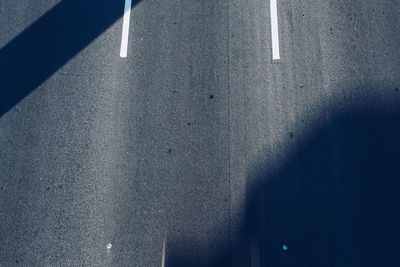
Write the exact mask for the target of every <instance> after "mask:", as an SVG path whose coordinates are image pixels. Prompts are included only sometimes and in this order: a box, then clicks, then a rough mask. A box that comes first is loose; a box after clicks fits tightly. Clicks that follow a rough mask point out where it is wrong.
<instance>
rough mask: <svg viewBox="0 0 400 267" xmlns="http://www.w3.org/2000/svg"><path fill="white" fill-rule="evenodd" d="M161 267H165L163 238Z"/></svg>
mask: <svg viewBox="0 0 400 267" xmlns="http://www.w3.org/2000/svg"><path fill="white" fill-rule="evenodd" d="M161 267H165V238H164V240H163V245H162V257H161Z"/></svg>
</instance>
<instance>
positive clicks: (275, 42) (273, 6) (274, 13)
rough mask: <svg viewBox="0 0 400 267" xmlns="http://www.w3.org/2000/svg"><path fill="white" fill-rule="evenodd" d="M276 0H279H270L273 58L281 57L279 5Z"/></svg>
mask: <svg viewBox="0 0 400 267" xmlns="http://www.w3.org/2000/svg"><path fill="white" fill-rule="evenodd" d="M276 1H277V0H270V11H271V35H272V59H280V58H281V57H280V55H279V31H278V7H277V3H276Z"/></svg>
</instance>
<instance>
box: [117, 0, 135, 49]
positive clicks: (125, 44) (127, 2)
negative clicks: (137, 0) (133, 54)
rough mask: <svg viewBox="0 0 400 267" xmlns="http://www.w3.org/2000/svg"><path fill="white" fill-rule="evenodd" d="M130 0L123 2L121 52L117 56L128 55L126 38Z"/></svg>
mask: <svg viewBox="0 0 400 267" xmlns="http://www.w3.org/2000/svg"><path fill="white" fill-rule="evenodd" d="M131 8H132V0H125V10H124V21H123V24H122V40H121V51H120V54H119V56H120V57H126V56H127V55H128V37H129V21H130V18H131Z"/></svg>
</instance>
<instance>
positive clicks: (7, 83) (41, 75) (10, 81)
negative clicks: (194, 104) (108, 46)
mask: <svg viewBox="0 0 400 267" xmlns="http://www.w3.org/2000/svg"><path fill="white" fill-rule="evenodd" d="M140 1H141V0H133V1H132V7H134V6H135V5H136V4H137V3H139V2H140ZM123 12H124V1H123V0H120V1H115V0H113V1H110V0H64V1H62V2H61V3H59V4H57V5H56V6H55V7H53V8H52V9H51V10H50V11H48V12H47V13H46V14H44V15H43V16H42V17H41V18H39V19H38V20H37V21H35V22H34V23H33V24H32V25H30V26H29V27H28V28H27V29H26V30H24V31H23V32H21V33H20V34H19V35H18V36H17V37H15V38H14V39H13V40H12V41H10V42H9V43H8V44H7V45H6V46H5V47H4V48H2V49H1V50H0V117H2V116H3V115H4V114H5V113H6V112H8V111H9V110H10V109H11V108H12V107H13V106H14V105H16V104H17V103H18V102H19V101H21V100H22V99H23V98H24V97H25V96H27V95H28V94H29V93H30V92H31V91H33V90H34V89H35V88H37V87H38V86H39V85H40V84H41V83H43V82H44V81H45V80H46V79H48V78H49V77H50V76H51V75H52V74H54V73H55V72H56V71H57V70H58V69H59V68H61V67H62V66H63V65H64V64H65V63H67V62H68V61H69V60H70V59H72V58H73V57H74V56H75V55H76V54H78V53H79V52H80V51H81V50H83V49H84V48H85V47H86V46H88V45H89V44H90V43H91V42H92V41H93V40H94V39H95V38H97V37H98V36H99V35H101V34H102V33H103V32H104V31H105V30H107V28H109V27H110V26H111V25H112V24H113V23H114V22H116V21H117V20H118V19H119V18H120V17H122V15H123Z"/></svg>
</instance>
